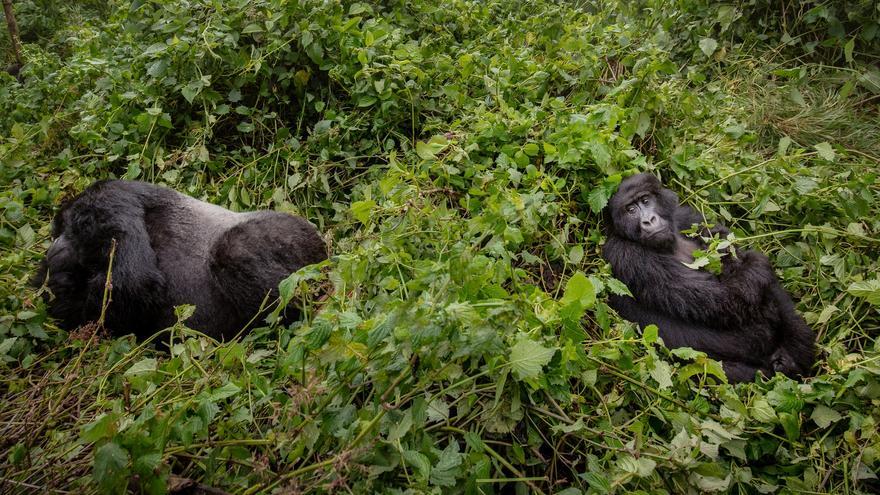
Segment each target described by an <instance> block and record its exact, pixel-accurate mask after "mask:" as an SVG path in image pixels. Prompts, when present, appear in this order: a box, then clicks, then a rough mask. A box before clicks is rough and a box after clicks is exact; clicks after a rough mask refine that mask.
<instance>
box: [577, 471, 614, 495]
mask: <svg viewBox="0 0 880 495" xmlns="http://www.w3.org/2000/svg"><path fill="white" fill-rule="evenodd" d="M580 476H581V477H582V478H583V479H584V480H585V481H586V482H587V484H588V485H590V488H592V489H593V490H596V492H597V493H611V482H609V481H608V478H607V477H606V476H605V475H603V474H602V473H599V472H595V471H592V472H588V473H585V474H583V475H580Z"/></svg>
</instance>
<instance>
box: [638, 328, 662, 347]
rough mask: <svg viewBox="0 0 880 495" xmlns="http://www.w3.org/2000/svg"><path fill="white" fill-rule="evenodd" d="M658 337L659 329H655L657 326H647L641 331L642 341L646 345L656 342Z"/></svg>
mask: <svg viewBox="0 0 880 495" xmlns="http://www.w3.org/2000/svg"><path fill="white" fill-rule="evenodd" d="M658 337H659V329H658V328H657V325H648V326H646V327H645V328H643V329H642V340H644V341H645V343H646V344H653V343H654V342H657V338H658Z"/></svg>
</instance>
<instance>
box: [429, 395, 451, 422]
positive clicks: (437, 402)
mask: <svg viewBox="0 0 880 495" xmlns="http://www.w3.org/2000/svg"><path fill="white" fill-rule="evenodd" d="M427 413H428V421H430V422H432V423H436V422H437V421H446V420H447V419H449V404H447V403H446V402H444V401H443V400H441V399H434V400H432V401H431V402H430V403H428V409H427Z"/></svg>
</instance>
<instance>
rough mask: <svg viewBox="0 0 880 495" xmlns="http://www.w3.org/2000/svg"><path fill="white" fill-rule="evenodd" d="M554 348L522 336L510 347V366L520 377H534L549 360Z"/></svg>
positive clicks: (521, 378) (522, 378)
mask: <svg viewBox="0 0 880 495" xmlns="http://www.w3.org/2000/svg"><path fill="white" fill-rule="evenodd" d="M555 352H556V349H555V348H548V347H544V346H542V345H541V344H539V343H537V342H535V341H534V340H531V339H529V338H522V339H520V340H519V341H518V342H517V343H516V344H514V346H513V347H511V348H510V368H511V369H512V370H513V372H514V373H515V374H516V375H517V376H518V377H519V378H520V380H524V379H527V378H535V377H537V376H538V375H540V374H541V368H542V367H543V366H544V365H546V364H547V363H549V362H550V360H551V359H552V358H553V354H554V353H555Z"/></svg>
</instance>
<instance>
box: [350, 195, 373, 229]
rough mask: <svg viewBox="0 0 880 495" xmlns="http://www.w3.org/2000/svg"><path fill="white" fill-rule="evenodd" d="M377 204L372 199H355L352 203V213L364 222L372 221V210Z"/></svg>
mask: <svg viewBox="0 0 880 495" xmlns="http://www.w3.org/2000/svg"><path fill="white" fill-rule="evenodd" d="M375 206H376V202H375V201H373V200H370V199H367V200H364V201H355V202H354V203H352V204H351V214H352V215H354V217H355V218H356V219H357V220H358V221H359V222H360V223H362V224H364V225H366V224H367V222H369V221H370V212H371V211H372V210H373V208H374V207H375Z"/></svg>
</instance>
